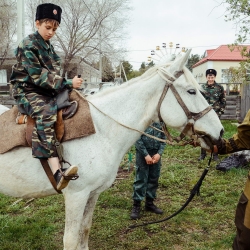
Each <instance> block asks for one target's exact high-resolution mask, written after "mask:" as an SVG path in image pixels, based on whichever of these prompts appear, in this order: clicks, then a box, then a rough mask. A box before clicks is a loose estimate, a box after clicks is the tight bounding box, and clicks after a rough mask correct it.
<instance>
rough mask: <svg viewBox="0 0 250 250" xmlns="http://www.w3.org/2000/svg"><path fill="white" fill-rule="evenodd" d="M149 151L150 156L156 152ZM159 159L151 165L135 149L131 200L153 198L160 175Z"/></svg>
mask: <svg viewBox="0 0 250 250" xmlns="http://www.w3.org/2000/svg"><path fill="white" fill-rule="evenodd" d="M156 153H157V151H155V152H149V154H150V156H153V155H154V154H156ZM160 170H161V159H160V160H159V162H157V163H156V164H153V165H148V164H147V163H146V160H145V157H144V156H143V155H142V154H141V153H140V152H138V151H137V150H136V172H135V180H134V184H133V191H134V192H133V200H138V201H142V200H144V198H145V197H146V198H150V199H155V198H156V191H157V188H158V180H159V177H160Z"/></svg>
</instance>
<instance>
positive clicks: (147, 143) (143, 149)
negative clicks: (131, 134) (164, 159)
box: [135, 122, 166, 157]
mask: <svg viewBox="0 0 250 250" xmlns="http://www.w3.org/2000/svg"><path fill="white" fill-rule="evenodd" d="M151 125H152V126H153V127H156V128H158V129H160V130H162V128H161V125H160V124H159V123H156V122H154V123H152V124H151ZM145 133H146V134H149V135H153V136H155V137H157V138H161V139H164V140H165V139H166V136H165V135H164V133H162V132H160V131H157V130H155V129H153V128H151V127H148V128H147V129H146V130H145ZM165 146H166V143H165V142H160V141H157V140H155V139H153V138H150V137H147V136H146V135H141V138H140V139H139V140H137V141H136V143H135V147H136V150H138V151H139V152H140V153H141V154H142V155H143V156H144V157H145V156H147V155H148V154H149V153H148V151H151V152H152V151H155V152H157V153H158V154H159V155H162V153H163V151H164V148H165Z"/></svg>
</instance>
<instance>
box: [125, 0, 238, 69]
mask: <svg viewBox="0 0 250 250" xmlns="http://www.w3.org/2000/svg"><path fill="white" fill-rule="evenodd" d="M221 1H222V0H131V3H132V7H133V10H132V11H131V15H130V20H131V22H130V25H129V27H128V32H129V39H128V42H127V48H128V50H129V51H130V52H129V53H128V57H127V58H126V59H127V60H128V61H129V62H130V63H131V64H132V65H133V69H135V70H138V69H139V68H140V65H141V63H142V62H143V61H144V62H147V57H148V56H150V51H151V50H152V49H155V47H156V45H159V46H162V43H164V42H165V43H166V44H167V47H168V46H169V42H173V44H174V47H175V44H177V43H179V44H180V47H186V48H192V52H191V54H198V55H202V54H203V53H204V52H205V50H206V49H214V48H217V47H218V46H220V45H222V44H230V43H233V42H234V41H235V38H236V36H235V33H236V30H235V26H234V24H233V23H232V22H226V21H225V18H224V15H225V10H226V6H225V5H220V2H221ZM219 5H220V6H219ZM173 51H174V50H172V52H173ZM155 58H157V56H156V57H155Z"/></svg>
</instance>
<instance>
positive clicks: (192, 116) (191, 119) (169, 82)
mask: <svg viewBox="0 0 250 250" xmlns="http://www.w3.org/2000/svg"><path fill="white" fill-rule="evenodd" d="M158 73H159V74H160V75H161V77H162V78H163V79H164V80H166V84H165V86H164V89H163V92H162V94H161V97H160V99H159V102H158V105H157V112H158V118H159V120H160V122H161V124H162V130H163V132H164V134H165V135H166V137H167V141H168V143H169V144H173V141H176V142H180V141H181V140H182V139H183V138H184V137H185V136H186V134H187V132H188V131H189V130H190V129H191V130H192V135H191V136H190V138H191V142H190V141H189V142H188V143H189V144H194V145H196V143H197V141H198V138H201V137H203V136H204V135H198V134H197V133H196V132H195V129H194V123H195V122H196V121H197V120H198V119H200V118H201V117H203V116H204V115H205V114H207V113H208V112H209V111H210V110H211V109H212V107H211V106H208V107H207V108H205V109H204V110H203V111H200V112H199V113H194V112H191V111H190V110H189V109H188V107H187V106H186V104H185V103H184V102H183V100H182V98H181V96H180V95H179V93H178V92H177V90H176V88H175V87H174V84H173V83H174V82H175V81H176V80H177V79H178V78H179V77H180V76H181V75H182V74H183V73H184V72H183V71H177V72H176V73H175V74H174V77H172V76H168V75H167V74H166V71H164V70H163V69H159V71H158ZM163 73H165V74H163ZM169 89H171V91H172V93H173V94H174V96H175V98H176V100H177V102H178V103H179V104H180V106H181V107H182V109H183V111H184V112H185V114H186V116H187V118H188V123H187V124H186V126H185V127H184V129H183V130H182V131H181V133H180V135H179V136H177V137H173V136H172V135H171V134H170V133H169V131H168V128H167V126H166V124H165V123H164V121H163V119H162V117H161V113H160V109H161V104H162V102H163V100H164V98H165V96H166V94H167V92H168V90H169Z"/></svg>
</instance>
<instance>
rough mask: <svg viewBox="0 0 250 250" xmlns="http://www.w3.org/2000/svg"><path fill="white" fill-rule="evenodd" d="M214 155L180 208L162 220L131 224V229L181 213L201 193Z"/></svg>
mask: <svg viewBox="0 0 250 250" xmlns="http://www.w3.org/2000/svg"><path fill="white" fill-rule="evenodd" d="M212 155H213V152H211V156H210V159H209V160H208V165H207V167H206V168H205V169H204V171H203V173H202V175H201V177H200V179H199V180H198V181H197V183H196V184H195V185H194V187H193V189H192V190H191V191H190V196H189V197H188V199H187V201H186V202H185V203H184V204H183V205H182V207H181V208H180V209H179V210H177V211H176V212H174V213H173V214H171V215H169V216H168V217H166V218H164V219H162V220H157V221H149V222H144V223H141V224H134V225H131V226H129V229H134V228H136V227H143V226H147V225H150V224H155V223H160V222H163V221H167V220H169V219H171V218H173V217H174V216H176V215H177V214H179V213H180V212H181V211H182V210H183V209H184V208H185V207H186V206H187V205H188V204H189V203H190V202H191V201H192V199H193V198H194V196H195V195H196V194H197V196H199V195H200V187H201V185H202V181H203V180H204V178H205V176H206V174H207V173H208V170H209V168H210V164H211V160H212Z"/></svg>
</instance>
